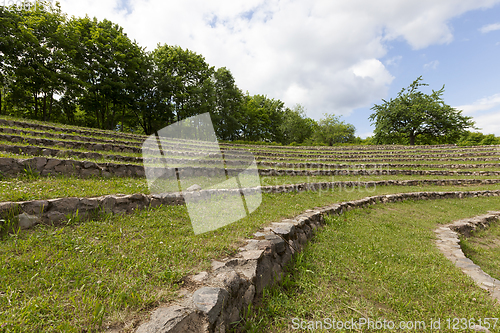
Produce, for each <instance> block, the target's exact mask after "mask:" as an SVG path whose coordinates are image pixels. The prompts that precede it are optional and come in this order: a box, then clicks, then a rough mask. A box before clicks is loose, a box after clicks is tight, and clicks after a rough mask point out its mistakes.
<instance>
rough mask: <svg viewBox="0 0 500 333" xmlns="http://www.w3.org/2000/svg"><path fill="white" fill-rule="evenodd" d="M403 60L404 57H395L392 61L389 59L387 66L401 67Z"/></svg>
mask: <svg viewBox="0 0 500 333" xmlns="http://www.w3.org/2000/svg"><path fill="white" fill-rule="evenodd" d="M402 59H403V57H402V56H395V57H392V58H390V59H387V60H386V61H385V64H386V65H387V66H399V64H400V63H401V60H402Z"/></svg>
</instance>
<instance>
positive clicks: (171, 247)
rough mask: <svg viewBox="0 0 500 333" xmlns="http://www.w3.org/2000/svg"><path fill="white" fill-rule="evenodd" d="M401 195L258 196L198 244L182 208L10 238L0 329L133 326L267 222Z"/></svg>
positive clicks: (2, 272)
mask: <svg viewBox="0 0 500 333" xmlns="http://www.w3.org/2000/svg"><path fill="white" fill-rule="evenodd" d="M422 189H423V188H419V187H414V188H405V190H407V191H419V190H422ZM425 189H426V190H440V191H444V190H446V188H442V187H434V188H432V187H428V188H427V187H426V188H425ZM399 191H401V188H394V187H392V188H391V187H386V188H377V189H376V192H375V193H366V192H362V191H342V192H340V191H335V192H322V193H314V192H302V193H298V194H297V193H289V194H264V195H263V203H262V205H261V206H260V207H259V208H258V209H257V210H256V211H255V212H254V213H253V214H251V215H250V217H248V218H245V219H243V220H241V221H238V222H236V223H233V224H231V225H228V226H226V227H223V228H221V229H218V230H216V231H212V232H208V233H205V234H200V235H194V233H193V231H192V229H191V226H190V223H189V219H188V217H187V211H186V208H185V206H174V207H164V208H160V209H152V210H143V211H138V212H136V213H134V214H131V215H129V216H108V217H107V218H104V219H98V220H92V221H86V222H79V221H78V219H73V220H70V221H69V222H68V224H67V225H63V226H59V227H51V226H44V225H40V226H37V227H36V228H34V229H32V230H28V231H24V232H20V233H17V234H11V235H7V236H5V237H4V238H3V239H2V240H1V241H0V326H1V325H4V326H5V327H8V328H9V330H10V331H12V332H24V331H33V332H38V331H39V332H42V331H43V332H58V331H68V332H71V331H74V332H78V331H81V329H83V328H84V329H90V328H96V329H97V328H99V329H100V328H106V327H107V326H108V325H110V326H111V327H113V326H120V325H123V324H124V323H130V322H134V321H135V320H137V319H140V318H142V317H144V316H147V311H148V310H149V309H151V308H152V307H155V306H158V305H160V304H164V303H167V302H169V301H171V300H172V299H173V298H174V297H175V291H176V290H177V288H178V286H179V283H180V279H181V277H183V276H185V275H187V274H192V273H196V272H199V271H201V270H203V269H207V268H208V267H209V265H210V261H211V259H216V258H223V257H226V256H228V255H231V254H234V253H235V251H236V249H237V247H238V245H239V244H240V241H241V240H242V239H244V238H247V237H249V236H250V235H251V234H252V233H253V232H255V231H256V230H258V229H259V228H261V227H262V226H264V225H268V224H269V223H270V222H272V221H279V220H281V219H282V218H287V217H292V216H295V215H297V214H299V213H301V212H303V211H304V210H306V209H309V208H313V207H317V206H323V205H326V204H329V203H332V202H340V201H345V200H353V199H357V198H362V197H365V196H367V195H374V194H387V193H397V192H399ZM276 202H279V203H280V204H279V205H276ZM326 244H328V243H326ZM194 248H196V251H193V249H194ZM101 323H102V326H101V325H100V324H101Z"/></svg>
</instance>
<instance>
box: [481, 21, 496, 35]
mask: <svg viewBox="0 0 500 333" xmlns="http://www.w3.org/2000/svg"><path fill="white" fill-rule="evenodd" d="M495 30H500V23H493V24H488V25H485V26H483V27H481V29H479V31H481V32H482V33H483V34H485V33H487V32H491V31H495Z"/></svg>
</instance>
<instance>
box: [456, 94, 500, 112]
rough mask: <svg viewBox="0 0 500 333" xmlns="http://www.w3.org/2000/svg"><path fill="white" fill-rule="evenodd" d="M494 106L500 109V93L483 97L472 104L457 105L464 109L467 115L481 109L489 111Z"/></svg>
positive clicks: (459, 108)
mask: <svg viewBox="0 0 500 333" xmlns="http://www.w3.org/2000/svg"><path fill="white" fill-rule="evenodd" d="M493 108H499V109H500V94H494V95H492V96H488V97H484V98H481V99H479V100H477V101H475V102H474V103H472V104H468V105H461V106H457V107H456V109H458V110H462V111H463V113H464V114H466V115H473V114H475V113H477V112H479V111H487V110H491V109H493Z"/></svg>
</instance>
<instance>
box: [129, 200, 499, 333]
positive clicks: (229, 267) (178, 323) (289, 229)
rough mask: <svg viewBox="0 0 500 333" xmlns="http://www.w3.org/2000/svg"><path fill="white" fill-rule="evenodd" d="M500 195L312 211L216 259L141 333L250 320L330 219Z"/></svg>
mask: <svg viewBox="0 0 500 333" xmlns="http://www.w3.org/2000/svg"><path fill="white" fill-rule="evenodd" d="M499 195H500V191H472V192H460V191H455V192H414V193H401V194H391V195H378V196H373V197H367V198H364V199H359V200H354V201H348V202H342V203H338V204H333V205H329V206H326V207H322V208H319V209H314V210H307V211H306V212H305V213H303V214H300V215H298V216H296V217H295V218H292V219H285V220H282V221H281V222H279V223H272V224H271V226H270V227H266V228H264V230H263V231H262V232H256V233H255V234H254V237H255V238H254V239H251V240H247V244H246V245H245V246H244V247H242V248H240V252H239V253H238V254H237V255H235V256H234V257H233V258H228V259H225V260H222V261H216V260H214V261H213V262H212V269H211V271H209V272H200V273H198V274H196V275H194V276H189V277H187V278H186V281H187V282H189V284H190V285H193V284H194V285H195V286H196V287H197V290H196V291H195V292H189V291H188V290H182V291H181V294H183V295H184V297H182V298H181V299H179V300H178V301H177V302H176V304H174V305H171V306H168V307H160V308H158V309H156V310H155V311H154V312H153V314H152V316H151V319H150V320H149V321H147V322H145V323H143V324H142V325H141V326H139V328H138V329H137V330H136V333H150V332H151V333H152V332H162V333H170V332H171V333H174V332H210V333H211V332H225V331H226V330H227V329H228V328H229V327H230V325H231V323H234V322H237V321H238V320H240V318H241V317H242V316H243V315H244V313H245V311H246V309H247V307H248V305H249V304H252V303H254V302H255V301H256V300H258V299H259V298H260V297H261V296H262V291H263V289H264V288H265V287H267V286H270V285H272V284H273V283H279V282H280V281H281V279H282V277H283V269H284V267H285V265H286V264H287V263H288V262H290V260H291V258H292V256H293V255H294V254H295V252H299V251H301V250H302V249H303V247H304V246H305V244H306V243H307V241H308V240H309V239H310V238H312V236H313V234H314V231H315V230H316V229H318V228H319V227H321V226H322V225H323V224H324V215H340V214H342V213H343V212H345V211H348V210H351V209H354V208H360V207H366V206H368V205H373V204H376V203H387V202H398V201H403V200H408V199H410V200H429V199H445V198H464V197H475V196H499Z"/></svg>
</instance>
